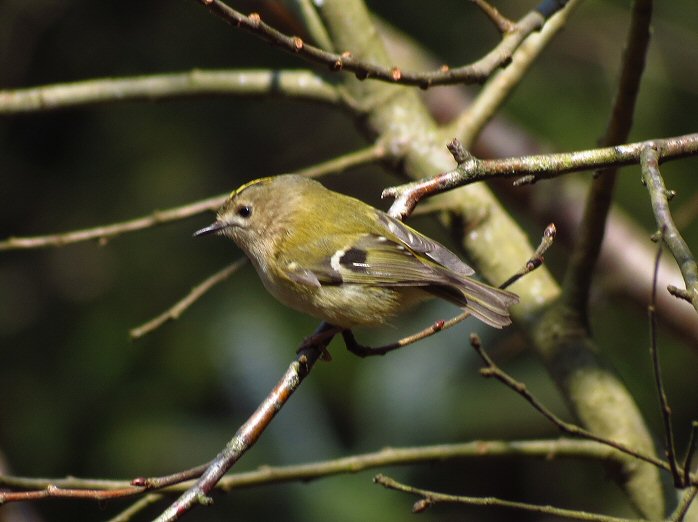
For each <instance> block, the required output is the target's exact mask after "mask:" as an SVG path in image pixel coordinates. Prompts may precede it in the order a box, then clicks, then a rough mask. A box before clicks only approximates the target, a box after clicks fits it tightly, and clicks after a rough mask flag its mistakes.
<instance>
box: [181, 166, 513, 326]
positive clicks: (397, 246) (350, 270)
mask: <svg viewBox="0 0 698 522" xmlns="http://www.w3.org/2000/svg"><path fill="white" fill-rule="evenodd" d="M206 234H219V235H224V236H226V237H228V238H230V239H232V240H233V241H235V243H237V245H238V246H239V247H240V248H241V249H242V250H243V251H244V252H245V254H246V255H247V257H248V258H249V259H250V261H252V264H253V265H254V267H255V269H256V270H257V273H258V274H259V277H260V279H261V280H262V283H264V286H265V287H266V288H267V290H268V291H269V292H270V293H271V294H272V295H273V296H274V297H276V298H277V299H278V300H279V301H281V302H282V303H284V304H286V305H287V306H289V307H291V308H294V309H296V310H299V311H301V312H305V313H307V314H309V315H311V316H314V317H317V318H319V319H322V320H323V321H326V322H328V323H330V324H332V325H334V326H336V327H339V328H344V329H350V328H353V327H355V326H375V325H380V324H382V323H385V322H386V321H388V320H389V319H390V318H392V317H394V316H395V315H397V314H399V313H400V312H402V311H403V310H405V309H407V308H409V307H411V306H413V305H414V304H416V303H418V302H419V301H422V300H425V299H428V298H430V297H434V296H437V297H440V298H442V299H445V300H447V301H449V302H451V303H453V304H455V305H457V306H459V307H461V308H463V309H465V310H467V311H468V312H470V314H472V315H473V316H474V317H476V318H478V319H479V320H481V321H483V322H484V323H486V324H488V325H490V326H494V327H495V328H502V327H504V326H507V325H508V324H510V323H511V319H510V317H509V307H510V306H512V305H513V304H516V303H517V302H518V300H519V298H518V296H517V295H516V294H514V293H512V292H508V291H506V290H500V289H498V288H494V287H491V286H489V285H487V284H485V283H482V282H480V281H477V280H475V279H473V278H471V277H470V276H472V275H473V274H474V270H473V269H472V268H470V267H469V266H468V265H466V264H465V263H464V262H463V261H461V260H460V259H459V258H458V257H457V256H456V255H455V254H454V253H453V252H451V251H450V250H448V249H447V248H446V247H445V246H443V245H442V244H440V243H438V242H436V241H434V240H433V239H429V238H428V237H426V236H424V235H423V234H421V233H419V232H417V231H416V230H414V229H413V228H411V227H409V226H407V225H405V224H404V223H402V222H401V221H398V220H397V219H395V218H392V217H391V216H389V215H388V214H386V213H385V212H383V211H381V210H378V209H376V208H374V207H371V206H370V205H367V204H366V203H363V202H362V201H359V200H358V199H355V198H352V197H349V196H345V195H343V194H339V193H337V192H333V191H331V190H329V189H327V188H325V187H324V186H322V185H321V184H320V183H318V182H317V181H314V180H311V179H308V178H305V177H302V176H297V175H292V174H290V175H283V176H275V177H268V178H262V179H257V180H254V181H251V182H249V183H247V184H245V185H243V186H242V187H240V188H239V189H237V190H235V191H234V192H232V193H231V194H230V197H229V198H228V199H227V201H226V202H225V203H224V204H223V206H222V207H221V208H220V210H219V211H218V214H217V219H216V221H215V222H214V223H213V224H211V225H210V226H208V227H206V228H202V229H201V230H199V231H198V232H196V233H195V234H194V235H195V236H203V235H206Z"/></svg>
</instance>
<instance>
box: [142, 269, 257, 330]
mask: <svg viewBox="0 0 698 522" xmlns="http://www.w3.org/2000/svg"><path fill="white" fill-rule="evenodd" d="M246 263H247V258H246V257H243V258H241V259H238V260H237V261H235V262H233V263H231V264H229V265H228V266H226V267H225V268H223V269H222V270H219V271H218V272H216V273H215V274H213V275H212V276H209V277H207V278H206V279H205V280H204V281H202V282H201V283H199V284H198V285H196V286H195V287H194V288H192V289H191V291H190V292H189V293H188V294H187V295H186V296H184V297H183V298H182V299H180V300H179V301H177V302H176V303H175V304H174V305H172V306H171V307H170V308H168V309H167V310H165V311H164V312H162V313H161V314H160V315H158V316H157V317H154V318H153V319H151V320H149V321H147V322H145V323H143V324H141V325H140V326H136V327H135V328H132V329H131V330H129V332H128V335H129V337H131V339H132V340H134V341H135V340H137V339H140V338H141V337H143V336H144V335H147V334H149V333H151V332H153V331H154V330H157V329H158V328H160V327H161V326H162V325H163V324H165V323H167V322H169V321H175V320H177V319H179V316H180V315H182V314H183V313H184V312H185V311H186V310H187V309H188V308H189V307H190V306H191V305H193V304H194V303H195V302H196V301H198V300H199V298H201V296H203V295H204V294H205V293H206V292H208V291H209V290H210V289H211V288H213V287H214V286H216V285H217V284H218V283H221V282H223V281H225V280H226V279H228V278H229V277H230V276H231V275H233V274H234V273H235V272H237V271H238V270H239V269H240V267H242V266H244V265H245V264H246Z"/></svg>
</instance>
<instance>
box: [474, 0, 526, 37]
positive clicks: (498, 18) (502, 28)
mask: <svg viewBox="0 0 698 522" xmlns="http://www.w3.org/2000/svg"><path fill="white" fill-rule="evenodd" d="M470 1H471V2H472V3H474V4H475V5H476V6H477V7H478V8H479V9H480V10H481V11H482V12H483V13H485V15H486V16H487V18H489V19H490V22H492V23H493V24H494V26H495V27H496V28H497V30H498V31H499V32H500V33H502V34H506V33H508V32H511V31H513V30H514V29H515V28H516V24H515V23H514V22H512V21H511V20H509V19H508V18H507V17H506V16H504V15H502V14H501V13H500V12H499V11H498V10H497V8H496V7H494V6H493V5H491V4H489V3H487V2H486V1H485V0H470Z"/></svg>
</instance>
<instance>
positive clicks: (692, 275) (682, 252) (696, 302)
mask: <svg viewBox="0 0 698 522" xmlns="http://www.w3.org/2000/svg"><path fill="white" fill-rule="evenodd" d="M661 150H662V143H661V142H655V143H648V144H646V145H645V146H644V147H643V149H642V157H641V167H642V182H643V183H644V185H645V186H646V187H647V190H648V191H649V193H650V200H651V202H652V210H653V211H654V218H655V220H656V222H657V226H658V227H659V229H660V230H662V231H663V233H662V238H663V240H664V243H665V244H666V246H667V247H668V248H669V251H670V252H671V253H672V255H673V256H674V259H676V262H677V263H678V265H679V268H680V269H681V274H682V275H683V280H684V282H685V283H686V290H685V293H684V294H683V295H682V297H684V298H685V299H686V300H687V301H688V302H690V303H691V304H692V305H693V308H695V309H696V310H697V311H698V265H696V259H695V257H693V254H692V253H691V250H690V249H689V248H688V245H687V244H686V241H684V239H683V237H681V234H680V233H679V230H678V228H676V225H675V224H674V220H673V218H672V217H671V211H670V210H669V199H670V198H671V197H673V195H674V193H673V192H670V191H667V189H666V187H665V186H664V180H663V179H662V175H661V172H660V171H659V160H660V159H661V158H662V153H661Z"/></svg>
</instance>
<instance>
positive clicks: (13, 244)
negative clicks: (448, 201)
mask: <svg viewBox="0 0 698 522" xmlns="http://www.w3.org/2000/svg"><path fill="white" fill-rule="evenodd" d="M398 152H399V147H393V148H392V154H391V157H393V155H395V154H397V153H398ZM388 155H389V154H388V151H387V149H386V148H385V147H384V146H383V145H382V144H381V143H377V144H374V145H370V146H368V147H365V148H363V149H359V150H357V151H353V152H350V153H347V154H344V155H342V156H337V157H336V158H332V159H330V160H327V161H324V162H322V163H318V164H316V165H311V166H309V167H306V168H304V169H300V170H298V171H296V174H298V175H300V176H308V177H319V176H324V175H326V174H330V173H338V172H343V171H345V170H347V169H350V168H353V167H358V166H359V165H365V164H367V163H372V162H376V161H380V160H382V159H385V158H387V157H388ZM227 197H228V194H227V193H226V194H221V195H218V196H213V197H211V198H207V199H203V200H200V201H195V202H194V203H188V204H186V205H182V206H180V207H174V208H171V209H167V210H156V211H154V212H153V213H152V214H150V215H148V216H143V217H139V218H135V219H131V220H129V221H123V222H119V223H113V224H110V225H102V226H98V227H94V228H87V229H84V230H77V231H74V232H66V233H62V234H49V235H45V236H33V237H9V238H8V239H5V240H2V241H0V252H2V251H3V250H18V249H29V248H46V247H61V246H65V245H70V244H72V243H78V242H80V241H90V240H93V239H97V240H99V242H100V244H106V242H107V241H108V240H110V239H112V238H114V237H116V236H119V235H121V234H124V233H127V232H136V231H139V230H143V229H146V228H151V227H155V226H158V225H162V224H164V223H170V222H172V221H179V220H182V219H187V218H189V217H192V216H195V215H197V214H201V213H203V212H206V211H209V212H215V211H216V210H218V208H219V207H220V206H221V205H222V204H223V203H224V202H225V200H226V199H227Z"/></svg>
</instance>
